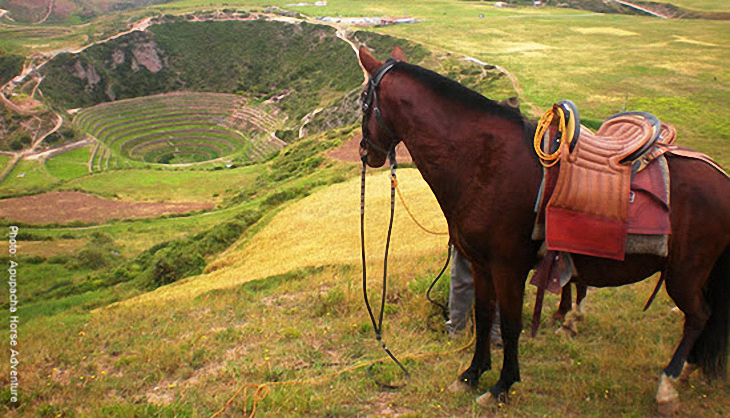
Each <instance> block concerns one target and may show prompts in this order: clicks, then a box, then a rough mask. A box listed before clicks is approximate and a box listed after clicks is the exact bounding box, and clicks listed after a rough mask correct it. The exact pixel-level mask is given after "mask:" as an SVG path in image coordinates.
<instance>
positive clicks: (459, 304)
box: [446, 248, 502, 344]
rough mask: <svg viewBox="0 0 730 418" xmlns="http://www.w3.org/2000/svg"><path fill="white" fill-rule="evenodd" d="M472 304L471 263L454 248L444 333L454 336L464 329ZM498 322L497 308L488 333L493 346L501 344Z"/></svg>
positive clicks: (472, 281) (472, 282)
mask: <svg viewBox="0 0 730 418" xmlns="http://www.w3.org/2000/svg"><path fill="white" fill-rule="evenodd" d="M473 304H474V280H473V278H472V270H471V263H470V262H469V260H467V259H466V258H464V256H463V255H461V253H459V251H458V250H457V249H456V248H454V250H453V252H452V256H451V287H450V289H449V320H448V322H446V332H448V333H449V334H450V335H454V334H456V333H457V332H459V331H461V330H463V329H464V328H465V327H466V324H467V321H468V319H469V314H470V313H471V306H472V305H473ZM499 321H500V318H499V308H497V309H496V312H495V316H494V322H493V323H492V327H491V331H490V340H491V342H492V343H493V344H501V342H502V335H501V332H500V326H499Z"/></svg>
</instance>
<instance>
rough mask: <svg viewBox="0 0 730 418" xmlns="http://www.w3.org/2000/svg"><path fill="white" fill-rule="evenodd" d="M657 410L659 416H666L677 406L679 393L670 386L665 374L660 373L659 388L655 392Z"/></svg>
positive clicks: (672, 412)
mask: <svg viewBox="0 0 730 418" xmlns="http://www.w3.org/2000/svg"><path fill="white" fill-rule="evenodd" d="M656 403H657V412H658V413H659V415H660V416H663V417H668V416H671V415H672V414H674V413H675V412H676V411H677V408H679V394H678V393H677V391H676V390H674V387H673V386H672V383H671V381H670V380H669V377H667V375H665V374H662V377H661V378H660V380H659V389H658V390H657V393H656Z"/></svg>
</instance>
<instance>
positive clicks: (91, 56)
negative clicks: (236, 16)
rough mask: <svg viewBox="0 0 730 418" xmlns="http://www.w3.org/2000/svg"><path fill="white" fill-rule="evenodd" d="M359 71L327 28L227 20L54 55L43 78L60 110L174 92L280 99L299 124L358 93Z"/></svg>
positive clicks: (180, 25) (169, 26) (172, 26)
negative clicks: (328, 101)
mask: <svg viewBox="0 0 730 418" xmlns="http://www.w3.org/2000/svg"><path fill="white" fill-rule="evenodd" d="M244 39H245V40H246V41H245V42H242V41H241V40H244ZM140 60H142V61H140ZM357 68H358V67H357V63H356V62H353V60H352V52H351V49H350V48H349V46H348V45H347V44H346V43H344V42H342V41H340V40H338V39H336V38H335V36H334V30H333V29H330V28H328V27H325V26H316V25H310V24H306V23H301V24H299V25H291V24H282V23H277V22H266V21H250V22H235V21H229V22H203V23H195V22H176V23H166V24H161V25H154V26H152V27H150V30H149V32H145V33H139V32H135V33H132V34H129V35H126V36H123V37H121V38H119V39H116V40H113V41H110V42H107V43H105V44H101V45H97V46H94V47H92V48H89V49H88V50H86V51H84V52H83V53H81V54H80V55H71V54H62V55H59V56H58V57H57V58H55V59H54V60H53V61H51V62H50V63H49V64H47V65H46V66H45V67H44V68H43V72H44V74H45V76H46V80H45V81H44V93H45V94H46V97H48V98H49V100H51V101H53V102H54V103H56V104H57V105H59V106H62V107H64V108H76V107H86V106H89V105H93V104H97V103H101V102H105V101H109V100H115V99H125V98H132V97H139V96H147V95H150V94H155V93H163V92H170V91H177V90H188V91H203V92H219V93H236V92H238V93H242V94H245V95H247V96H251V97H257V98H261V99H268V98H270V97H273V96H274V95H281V94H284V96H285V97H283V99H282V100H281V101H280V103H279V105H280V107H281V108H282V110H284V111H285V112H286V113H287V114H289V115H290V117H291V118H292V119H294V120H299V119H300V118H301V117H302V116H304V115H305V114H306V113H308V112H309V111H310V110H311V108H313V107H315V106H317V105H319V103H320V100H321V99H320V95H325V96H328V95H331V94H332V93H333V92H340V94H342V93H344V92H345V91H347V90H349V89H352V88H354V87H355V86H357V85H358V83H359V82H360V81H361V80H360V78H359V77H361V76H360V75H359V74H358V73H357Z"/></svg>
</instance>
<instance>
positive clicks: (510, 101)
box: [499, 97, 520, 110]
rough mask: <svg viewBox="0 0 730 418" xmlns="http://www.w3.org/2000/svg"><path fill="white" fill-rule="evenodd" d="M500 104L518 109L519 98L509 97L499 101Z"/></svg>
mask: <svg viewBox="0 0 730 418" xmlns="http://www.w3.org/2000/svg"><path fill="white" fill-rule="evenodd" d="M499 104H501V105H502V106H507V107H511V108H512V109H516V110H520V99H519V98H518V97H510V98H507V99H504V100H502V101H500V102H499Z"/></svg>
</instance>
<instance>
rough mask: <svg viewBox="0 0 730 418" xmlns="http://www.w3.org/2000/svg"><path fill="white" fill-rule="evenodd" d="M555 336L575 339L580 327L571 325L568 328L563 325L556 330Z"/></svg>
mask: <svg viewBox="0 0 730 418" xmlns="http://www.w3.org/2000/svg"><path fill="white" fill-rule="evenodd" d="M555 335H561V336H563V337H567V338H573V337H575V336H576V335H578V327H576V326H575V325H574V324H571V325H570V326H566V325H564V324H563V325H561V326H560V328H558V329H556V330H555Z"/></svg>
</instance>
